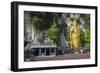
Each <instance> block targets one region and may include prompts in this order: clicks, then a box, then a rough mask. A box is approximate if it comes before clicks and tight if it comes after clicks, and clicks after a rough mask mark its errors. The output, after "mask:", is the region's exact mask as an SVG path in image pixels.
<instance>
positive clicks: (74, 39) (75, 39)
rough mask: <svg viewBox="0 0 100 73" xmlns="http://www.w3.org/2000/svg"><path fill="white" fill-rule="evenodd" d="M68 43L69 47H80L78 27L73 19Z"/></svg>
mask: <svg viewBox="0 0 100 73" xmlns="http://www.w3.org/2000/svg"><path fill="white" fill-rule="evenodd" d="M70 45H71V48H79V47H80V29H79V27H78V26H77V23H76V20H73V22H72V25H71V27H70Z"/></svg>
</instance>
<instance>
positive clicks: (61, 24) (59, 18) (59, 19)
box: [55, 13, 68, 53]
mask: <svg viewBox="0 0 100 73" xmlns="http://www.w3.org/2000/svg"><path fill="white" fill-rule="evenodd" d="M55 21H56V24H57V26H58V28H59V29H60V31H59V39H58V40H59V41H58V51H61V52H62V53H63V52H64V50H66V49H68V48H67V47H68V45H67V42H66V40H65V28H66V27H67V24H66V22H65V19H64V16H63V14H61V13H57V14H55Z"/></svg>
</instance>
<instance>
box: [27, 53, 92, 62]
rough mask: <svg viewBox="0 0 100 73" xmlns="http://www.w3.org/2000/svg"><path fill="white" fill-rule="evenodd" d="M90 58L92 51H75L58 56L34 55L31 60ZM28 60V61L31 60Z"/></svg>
mask: <svg viewBox="0 0 100 73" xmlns="http://www.w3.org/2000/svg"><path fill="white" fill-rule="evenodd" d="M87 58H90V53H89V52H88V53H73V54H64V55H58V56H40V57H39V56H38V57H33V58H31V59H30V60H31V61H33V60H35V61H47V60H71V59H87ZM30 60H28V61H30Z"/></svg>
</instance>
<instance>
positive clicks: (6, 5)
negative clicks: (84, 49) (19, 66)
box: [0, 0, 100, 73]
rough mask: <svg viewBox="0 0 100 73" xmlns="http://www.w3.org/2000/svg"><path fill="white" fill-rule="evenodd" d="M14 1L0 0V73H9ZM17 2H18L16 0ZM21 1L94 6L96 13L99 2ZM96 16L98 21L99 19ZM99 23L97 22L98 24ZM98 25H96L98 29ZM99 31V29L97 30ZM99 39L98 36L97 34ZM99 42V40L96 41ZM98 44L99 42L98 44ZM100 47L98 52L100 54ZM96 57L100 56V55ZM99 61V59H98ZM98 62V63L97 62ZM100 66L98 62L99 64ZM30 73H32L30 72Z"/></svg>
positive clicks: (80, 71)
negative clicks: (12, 3) (11, 10)
mask: <svg viewBox="0 0 100 73" xmlns="http://www.w3.org/2000/svg"><path fill="white" fill-rule="evenodd" d="M11 1H14V0H0V73H11V71H10V45H11V44H10V28H11V27H10V21H11V20H10V19H11V14H10V2H11ZM16 1H18V0H16ZM21 1H31V2H32V1H35V2H46V3H61V4H78V5H94V6H98V11H99V12H98V13H100V10H99V9H100V5H99V4H100V0H21ZM99 16H100V14H98V21H99V19H100V17H99ZM99 23H100V21H99V22H98V24H99ZM99 27H100V25H98V28H99ZM98 31H100V28H99V29H98ZM98 37H100V34H98ZM98 40H100V38H99V39H98ZM98 43H100V42H98ZM99 48H100V46H99V47H98V51H99V52H100V49H99ZM99 52H98V55H99V56H100V53H99ZM99 61H100V58H99ZM99 61H98V62H99ZM99 64H100V62H99ZM99 68H100V66H99V67H91V68H74V69H60V70H45V71H35V72H36V73H40V72H41V73H44V72H46V73H55V72H56V73H57V72H58V73H61V72H63V73H87V72H89V73H90V72H93V73H94V72H95V73H98V72H99ZM30 73H32V71H30Z"/></svg>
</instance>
